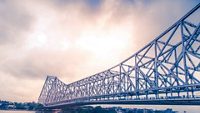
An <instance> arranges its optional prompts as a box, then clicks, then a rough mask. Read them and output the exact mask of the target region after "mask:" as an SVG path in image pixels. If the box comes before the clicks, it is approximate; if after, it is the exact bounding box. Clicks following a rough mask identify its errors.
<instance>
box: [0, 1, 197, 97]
mask: <svg viewBox="0 0 200 113" xmlns="http://www.w3.org/2000/svg"><path fill="white" fill-rule="evenodd" d="M195 4H197V2H196V1H195V0H191V1H190V2H189V3H188V1H186V0H176V1H174V0H173V1H170V0H169V1H164V0H159V1H146V0H145V1H136V0H117V1H116V0H43V1H41V0H32V1H30V0H29V1H26V0H22V1H20V2H19V1H14V0H0V14H1V16H0V26H1V27H0V53H1V55H0V86H4V87H7V89H6V90H4V87H0V92H2V91H3V93H1V94H0V99H8V100H14V101H15V100H16V101H20V100H21V101H33V100H34V101H36V100H37V96H39V93H40V90H41V88H42V84H43V82H44V80H45V77H46V75H56V76H58V77H59V78H60V79H61V80H62V81H64V82H66V83H70V82H73V81H76V80H79V79H81V78H84V77H87V76H90V75H92V74H95V73H97V72H100V71H103V70H104V69H107V68H109V67H111V66H113V65H115V64H117V63H119V62H121V61H122V60H124V59H125V58H127V57H128V56H130V55H132V54H133V53H134V52H136V51H137V50H139V49H140V48H142V47H143V46H144V45H145V44H147V43H148V42H149V41H151V40H153V39H154V38H155V37H156V36H158V35H159V34H160V33H161V32H162V31H164V30H165V29H166V28H167V27H169V26H170V25H171V24H173V23H174V22H175V21H176V20H177V19H179V18H180V17H181V16H182V15H184V14H185V13H186V12H187V11H189V10H190V9H191V8H192V7H194V6H195ZM5 81H6V82H5ZM19 81H20V82H19ZM32 89H34V91H35V93H32ZM12 95H15V98H12ZM29 95H31V97H32V98H29V97H30V96H29ZM16 98H17V99H16Z"/></svg>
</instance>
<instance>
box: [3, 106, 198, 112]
mask: <svg viewBox="0 0 200 113" xmlns="http://www.w3.org/2000/svg"><path fill="white" fill-rule="evenodd" d="M101 106H102V105H101ZM102 107H123V108H138V109H153V110H166V109H167V108H170V109H172V110H173V111H178V113H200V106H187V105H171V106H170V105H103V106H102ZM0 113H37V112H35V111H4V110H0ZM44 113H45V112H44ZM48 113H50V112H48ZM52 113H53V112H52ZM54 113H56V112H54Z"/></svg>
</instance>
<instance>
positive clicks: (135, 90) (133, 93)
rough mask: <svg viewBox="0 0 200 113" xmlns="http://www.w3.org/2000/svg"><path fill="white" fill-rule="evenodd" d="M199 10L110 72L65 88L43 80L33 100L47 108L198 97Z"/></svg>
mask: <svg viewBox="0 0 200 113" xmlns="http://www.w3.org/2000/svg"><path fill="white" fill-rule="evenodd" d="M199 7H200V4H198V5H197V6H196V7H194V8H193V9H192V10H191V11H190V12H188V13H187V14H186V15H185V16H183V17H182V18H181V19H180V20H178V21H177V22H176V23H175V24H173V25H172V26H171V27H169V28H168V29H167V30H166V31H164V32H163V33H162V34H161V35H159V36H158V37H157V38H155V39H154V40H153V41H151V42H150V43H149V44H148V45H146V46H145V47H144V48H142V49H141V50H139V51H138V52H136V53H135V54H133V55H132V56H131V57H129V58H128V59H126V60H124V61H123V62H121V63H120V64H118V65H116V66H114V67H112V68H110V69H107V70H105V71H103V72H100V73H97V74H95V75H92V76H90V77H87V78H84V79H82V80H79V81H76V82H73V83H70V84H65V83H63V82H62V81H60V80H59V79H58V78H57V77H54V76H48V77H47V79H46V81H45V84H44V86H43V89H42V91H41V94H40V96H39V99H38V102H39V103H42V104H43V105H45V106H46V107H48V106H56V105H61V104H77V103H79V102H82V103H84V102H85V103H87V102H98V101H99V102H100V101H104V102H105V103H106V102H109V101H120V100H141V99H143V100H152V99H155V100H156V99H165V100H167V99H171V98H183V97H184V98H197V95H198V92H200V36H199V33H200V22H199V19H200V15H199V14H200V8H199ZM190 18H191V20H190ZM192 21H193V22H192Z"/></svg>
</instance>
